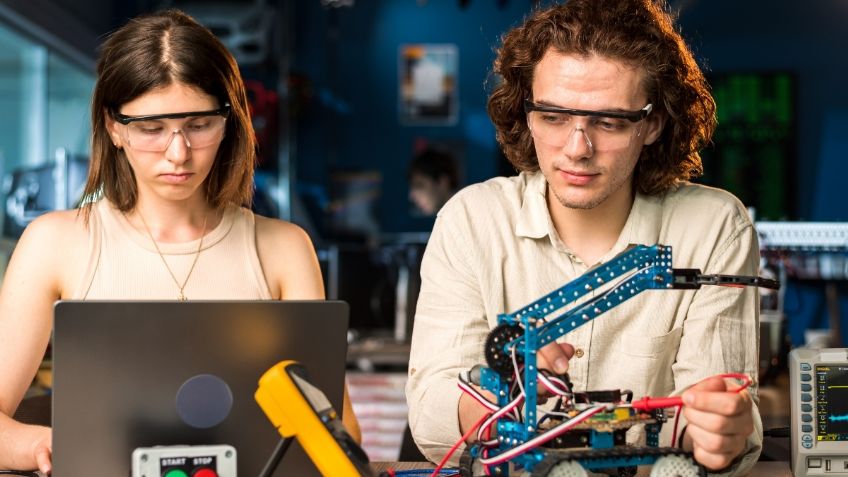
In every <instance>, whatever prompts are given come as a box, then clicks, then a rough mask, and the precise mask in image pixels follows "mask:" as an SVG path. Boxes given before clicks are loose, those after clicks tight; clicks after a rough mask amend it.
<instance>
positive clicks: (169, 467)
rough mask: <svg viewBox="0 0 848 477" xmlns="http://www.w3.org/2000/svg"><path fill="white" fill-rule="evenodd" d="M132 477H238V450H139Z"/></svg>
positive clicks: (208, 447)
mask: <svg viewBox="0 0 848 477" xmlns="http://www.w3.org/2000/svg"><path fill="white" fill-rule="evenodd" d="M132 477H236V450H235V448H233V446H229V445H202V446H156V447H139V448H138V449H136V450H135V451H133V453H132Z"/></svg>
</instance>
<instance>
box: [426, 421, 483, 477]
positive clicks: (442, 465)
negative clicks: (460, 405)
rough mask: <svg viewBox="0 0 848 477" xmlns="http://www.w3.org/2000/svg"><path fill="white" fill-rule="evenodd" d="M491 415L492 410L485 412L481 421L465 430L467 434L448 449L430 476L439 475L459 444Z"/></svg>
mask: <svg viewBox="0 0 848 477" xmlns="http://www.w3.org/2000/svg"><path fill="white" fill-rule="evenodd" d="M491 415H492V413H491V412H488V413H486V414H484V415H483V417H482V418H480V420H479V421H477V423H476V424H474V425H473V426H471V428H470V429H468V431H466V432H465V435H463V436H462V437H460V438H459V440H458V441H456V444H454V445H453V447H451V448H450V450H449V451H448V453H447V454H445V456H444V457H443V458H442V460H441V462H439V465H437V466H436V468H435V469H433V473H432V474H430V477H438V475H439V472H441V471H442V467H444V466H445V464H447V463H448V459H450V456H452V455H453V453H454V452H456V450H457V449H458V448H459V446H460V445H461V444H462V443H463V442H465V440H466V439H468V437H470V436H471V434H473V433H474V431H476V430H477V428H478V427H480V424H483V422H484V421H485V420H486V419H488V418H489V416H491Z"/></svg>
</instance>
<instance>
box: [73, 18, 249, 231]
mask: <svg viewBox="0 0 848 477" xmlns="http://www.w3.org/2000/svg"><path fill="white" fill-rule="evenodd" d="M176 82H179V83H183V84H186V85H189V86H193V87H195V88H198V89H199V90H201V91H203V92H204V93H206V94H208V95H210V96H214V97H215V98H217V99H218V101H219V105H223V104H224V103H229V104H230V105H231V111H230V114H229V116H228V118H227V123H226V131H225V133H224V139H223V141H222V142H221V145H220V146H219V148H218V154H217V156H216V157H215V162H214V164H213V165H212V169H211V170H210V171H209V176H208V177H207V178H206V181H205V184H204V191H205V193H206V200H207V201H208V202H209V204H210V205H211V206H213V207H216V208H217V207H222V206H225V205H248V204H250V202H251V200H252V197H253V169H254V167H255V165H256V140H255V136H254V133H253V126H252V124H251V121H250V113H249V111H248V103H247V93H246V92H245V88H244V84H243V82H242V79H241V74H240V73H239V69H238V66H237V65H236V61H235V59H234V58H233V56H232V55H231V54H230V53H229V52H228V51H227V49H226V47H224V45H223V44H221V42H220V41H219V40H218V39H217V38H215V36H214V35H213V34H212V32H210V31H209V30H208V29H207V28H205V27H204V26H202V25H200V24H199V23H197V22H196V21H195V20H194V19H192V18H191V17H189V16H188V15H186V14H184V13H182V12H180V11H178V10H173V9H172V10H165V11H162V12H158V13H154V14H150V15H145V16H141V17H138V18H135V19H133V20H130V22H129V23H127V24H126V25H124V26H123V27H121V28H120V29H118V30H117V31H115V32H114V33H112V34H111V35H109V37H108V39H107V40H106V41H105V42H104V43H103V45H102V46H101V50H100V58H99V60H98V62H97V83H96V85H95V87H94V95H93V97H92V100H91V129H92V140H91V141H92V144H91V165H90V169H89V174H88V180H87V181H86V184H85V191H84V193H83V201H85V202H86V205H85V212H86V216H87V215H88V214H89V213H90V212H91V206H92V202H93V199H95V198H97V197H100V196H101V195H102V196H103V197H105V198H106V199H108V200H109V201H111V202H112V203H113V204H115V206H116V207H117V208H118V209H119V210H121V211H123V212H127V211H130V210H132V209H133V208H134V207H135V205H136V201H137V199H138V189H137V187H136V182H135V176H134V174H133V172H132V169H131V168H130V165H129V163H128V162H127V158H126V156H125V154H124V152H123V151H122V150H118V149H117V148H116V147H115V146H114V144H112V141H111V138H110V136H109V132H108V131H107V130H106V121H105V120H106V115H107V114H110V113H109V112H110V111H119V110H120V108H121V106H123V105H124V104H126V103H128V102H130V101H132V100H134V99H136V98H138V97H139V96H141V95H143V94H146V93H148V92H150V91H152V90H154V89H157V88H163V87H167V86H169V85H171V84H174V83H176Z"/></svg>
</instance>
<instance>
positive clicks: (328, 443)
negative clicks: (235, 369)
mask: <svg viewBox="0 0 848 477" xmlns="http://www.w3.org/2000/svg"><path fill="white" fill-rule="evenodd" d="M255 397H256V402H257V403H259V406H260V407H261V408H262V410H263V411H265V415H266V416H268V419H269V420H270V421H271V423H272V424H274V427H276V428H277V430H278V431H279V432H280V435H281V436H283V443H282V444H281V446H280V448H281V449H282V451H281V452H285V449H286V448H287V447H288V444H287V443H288V442H291V439H294V438H297V440H298V442H300V445H301V446H302V447H303V450H305V451H306V454H307V455H309V458H310V459H312V462H313V463H314V464H315V467H317V468H318V470H319V471H320V472H321V474H322V475H340V476H341V475H344V476H350V477H353V476H360V477H371V476H372V475H373V472H372V471H371V468H370V466H369V462H368V456H367V455H366V454H365V452H364V451H363V450H362V449H361V448H360V447H359V445H358V444H357V443H356V442H355V441H354V440H353V438H352V437H351V436H350V434H348V433H347V431H345V429H344V426H343V425H342V421H341V419H340V418H339V415H338V414H337V413H336V411H335V410H334V409H333V406H332V404H330V401H329V400H328V399H327V397H326V396H325V395H324V393H323V392H321V390H320V389H318V388H316V387H315V386H313V385H312V384H311V383H310V382H309V378H308V376H307V373H306V368H304V367H303V366H301V365H300V364H298V363H297V362H295V361H282V362H280V363H278V364H276V365H274V366H273V367H272V368H271V369H269V370H268V371H266V372H265V374H263V375H262V377H261V378H260V379H259V388H258V389H257V390H256V395H255Z"/></svg>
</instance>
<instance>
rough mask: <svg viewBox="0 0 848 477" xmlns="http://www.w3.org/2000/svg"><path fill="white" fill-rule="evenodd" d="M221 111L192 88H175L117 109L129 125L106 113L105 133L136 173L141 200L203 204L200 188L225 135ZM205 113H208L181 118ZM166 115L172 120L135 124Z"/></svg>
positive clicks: (152, 94) (197, 90)
mask: <svg viewBox="0 0 848 477" xmlns="http://www.w3.org/2000/svg"><path fill="white" fill-rule="evenodd" d="M222 106H223V105H221V104H219V103H218V100H217V99H216V98H215V97H213V96H210V95H208V94H206V93H204V92H203V91H201V90H199V89H197V88H195V87H193V86H189V85H186V84H182V83H173V84H171V85H168V86H166V87H163V88H159V89H155V90H153V91H150V92H148V93H146V94H144V95H142V96H139V97H138V98H136V99H134V100H132V101H130V102H128V103H126V104H124V105H123V106H121V107H120V109H119V110H118V111H116V112H117V113H118V114H120V115H121V116H123V117H129V122H128V124H122V123H120V122H118V121H116V120H115V119H114V118H112V116H111V115H110V114H107V117H106V127H107V130H108V131H109V134H110V136H111V139H112V142H113V143H114V144H115V145H116V146H117V147H118V148H121V149H123V150H124V153H125V154H126V157H127V160H128V161H129V163H130V166H131V167H132V170H133V172H134V173H135V179H136V186H137V187H138V194H139V199H141V198H143V197H145V198H152V197H159V198H162V199H166V200H173V201H185V200H189V199H204V197H203V190H202V188H201V186H202V184H203V182H204V181H205V180H206V177H207V176H208V175H209V171H210V170H211V169H212V165H213V164H214V162H215V156H216V155H217V153H218V148H219V147H220V145H221V140H222V139H223V135H224V128H225V124H226V119H225V117H224V116H223V115H221V114H217V113H216V111H217V110H219V108H221V107H222ZM204 111H208V112H210V114H208V115H201V116H197V115H192V116H189V115H186V116H183V117H179V116H180V115H181V114H185V113H197V112H204ZM166 114H167V115H173V116H175V117H169V118H151V119H150V120H138V119H136V118H138V117H139V116H156V115H166ZM124 121H125V122H126V121H127V119H126V118H125V119H124Z"/></svg>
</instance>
